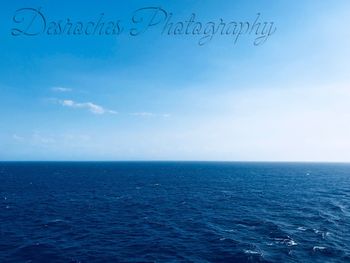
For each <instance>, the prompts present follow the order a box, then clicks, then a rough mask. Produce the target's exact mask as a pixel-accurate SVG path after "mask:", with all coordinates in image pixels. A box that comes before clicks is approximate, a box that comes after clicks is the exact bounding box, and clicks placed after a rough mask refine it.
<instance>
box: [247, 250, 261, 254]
mask: <svg viewBox="0 0 350 263" xmlns="http://www.w3.org/2000/svg"><path fill="white" fill-rule="evenodd" d="M244 253H245V254H252V255H259V254H260V252H259V251H254V250H250V249H245V250H244Z"/></svg>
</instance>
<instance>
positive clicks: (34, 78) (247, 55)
mask: <svg viewBox="0 0 350 263" xmlns="http://www.w3.org/2000/svg"><path fill="white" fill-rule="evenodd" d="M151 6H152V7H161V8H163V9H164V10H166V11H167V12H169V13H170V12H172V13H173V17H172V19H173V20H172V21H174V22H178V21H185V20H188V19H189V18H190V16H191V14H192V13H195V14H196V20H197V21H201V22H202V23H206V22H208V21H213V22H216V23H218V21H219V19H220V18H223V19H224V20H225V21H237V22H240V21H243V22H245V21H249V22H253V21H254V19H255V18H256V16H257V13H260V14H261V15H260V18H261V20H262V21H268V22H271V21H273V22H274V25H275V26H276V29H277V30H276V32H275V33H274V34H273V35H271V36H270V38H269V39H267V41H266V42H265V43H264V44H262V45H259V46H254V44H253V42H254V36H248V35H243V36H242V37H241V38H240V39H239V40H238V41H237V43H236V44H234V38H233V37H232V36H219V35H214V36H213V38H212V40H211V41H210V42H208V43H206V44H205V45H202V46H200V45H198V41H199V39H200V37H198V36H192V35H187V36H186V35H162V34H161V31H162V25H163V24H162V23H160V24H159V25H156V26H154V27H151V28H149V29H148V31H147V32H145V33H142V34H140V35H139V36H135V37H133V36H130V34H129V31H130V29H131V28H132V27H134V26H135V25H133V24H132V22H131V18H132V16H133V12H134V11H135V10H137V9H139V8H142V7H151ZM24 7H26V8H28V7H29V8H35V9H37V8H39V7H41V9H40V10H41V12H42V13H43V14H44V15H45V17H46V19H47V20H48V21H57V20H60V19H63V20H64V19H66V18H70V19H71V20H72V21H83V22H88V21H94V20H97V19H98V17H99V15H100V14H101V13H104V18H105V20H106V21H109V20H121V23H122V25H123V26H124V30H125V31H123V32H122V34H120V35H118V36H105V35H104V36H72V35H70V36H68V35H61V36H49V35H46V34H40V35H38V36H23V35H22V36H12V35H11V30H12V29H13V28H16V27H19V26H20V25H19V24H16V23H15V22H14V21H13V17H14V14H15V11H16V10H17V9H20V8H24ZM145 18H147V16H146V15H145ZM349 22H350V3H349V2H348V1H330V0H329V1H310V0H307V1H290V2H288V3H287V1H250V2H249V3H248V2H247V1H232V2H230V3H228V2H227V1H200V2H199V1H191V2H190V1H176V2H175V1H174V2H172V1H128V4H126V1H123V2H122V1H98V2H97V1H96V2H95V3H92V1H90V2H89V3H86V2H85V1H74V2H73V3H72V1H55V2H54V1H11V2H10V1H8V3H7V4H2V8H1V10H0V96H1V104H0V160H233V161H244V160H246V161H350V138H349V134H350V122H349V117H350V103H349V101H350V87H349V78H350V74H349V68H350V67H349V66H350V65H349V64H350V62H349V58H350V49H349V46H350V31H349V30H348V29H347V25H348V24H349ZM136 26H137V27H138V26H142V24H138V25H136Z"/></svg>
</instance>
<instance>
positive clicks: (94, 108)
mask: <svg viewBox="0 0 350 263" xmlns="http://www.w3.org/2000/svg"><path fill="white" fill-rule="evenodd" d="M59 103H60V104H61V105H62V106H64V107H71V108H80V109H87V110H89V111H90V112H91V113H94V114H98V115H101V114H105V113H109V114H118V112H116V111H114V110H109V109H105V108H104V107H102V106H100V105H97V104H94V103H92V102H83V103H79V102H75V101H73V100H61V101H59Z"/></svg>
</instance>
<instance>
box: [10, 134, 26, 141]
mask: <svg viewBox="0 0 350 263" xmlns="http://www.w3.org/2000/svg"><path fill="white" fill-rule="evenodd" d="M12 138H13V139H14V140H15V141H23V140H24V138H23V137H22V136H19V135H17V134H13V135H12Z"/></svg>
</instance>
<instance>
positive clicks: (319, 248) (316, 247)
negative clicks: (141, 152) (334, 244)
mask: <svg viewBox="0 0 350 263" xmlns="http://www.w3.org/2000/svg"><path fill="white" fill-rule="evenodd" d="M325 249H326V247H322V246H314V247H313V248H312V250H313V251H317V250H325Z"/></svg>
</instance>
